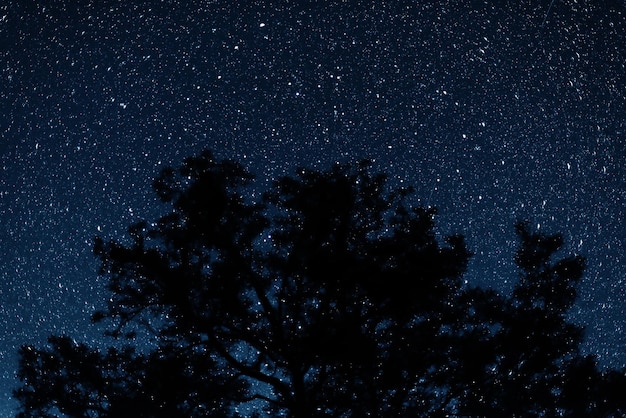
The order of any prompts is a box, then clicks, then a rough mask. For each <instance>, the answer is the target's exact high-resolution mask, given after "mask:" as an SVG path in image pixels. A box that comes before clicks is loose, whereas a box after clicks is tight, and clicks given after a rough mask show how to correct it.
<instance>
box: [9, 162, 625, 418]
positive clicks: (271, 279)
mask: <svg viewBox="0 0 626 418" xmlns="http://www.w3.org/2000/svg"><path fill="white" fill-rule="evenodd" d="M251 179H252V178H251V176H250V174H249V173H247V172H246V171H245V170H244V169H243V168H242V167H241V166H240V165H238V164H236V163H234V162H231V161H216V160H215V159H214V158H213V156H212V154H211V153H209V152H205V153H203V154H201V155H200V156H198V157H196V158H190V159H188V160H186V161H185V163H184V165H183V166H182V167H181V168H180V169H178V170H173V169H166V170H164V171H163V172H162V174H161V176H160V177H159V178H158V179H157V180H156V181H155V183H154V186H155V190H156V192H157V194H158V195H159V197H160V198H161V200H162V201H163V202H164V203H166V204H169V205H170V206H171V208H172V211H171V212H170V213H169V214H166V215H165V216H163V217H162V218H161V219H159V220H158V221H157V222H155V223H153V224H149V223H146V222H142V223H139V224H136V225H133V226H132V227H131V228H130V229H129V235H130V237H131V238H132V244H130V245H122V244H120V243H118V242H115V241H105V240H103V239H101V238H98V239H97V240H96V245H95V253H96V255H97V256H98V257H99V258H100V260H101V262H102V264H101V266H102V267H101V271H100V273H101V274H103V275H105V276H106V277H107V278H108V280H109V289H110V292H111V298H110V300H109V303H108V307H107V309H105V310H104V311H102V312H98V313H96V314H95V315H94V320H95V321H103V320H105V321H109V322H108V323H109V324H110V331H109V333H110V334H111V335H112V336H113V337H116V338H118V337H119V338H121V339H122V340H124V338H126V339H127V340H126V341H127V344H128V345H129V347H130V346H132V344H133V342H134V341H135V340H134V338H135V332H136V331H137V330H141V329H147V330H148V331H149V332H152V333H153V334H154V336H155V338H156V339H157V341H158V344H157V345H156V346H155V347H154V348H153V349H152V350H151V351H150V350H143V351H139V350H135V349H133V348H125V349H124V348H111V349H109V350H108V351H106V352H103V351H100V350H96V349H92V348H89V347H87V346H85V345H83V344H77V343H75V342H73V341H72V340H71V339H69V338H67V337H51V338H50V340H49V345H48V346H47V347H45V348H42V349H37V348H34V347H32V346H25V347H23V348H22V349H21V351H20V369H19V377H20V379H21V380H22V382H23V386H21V387H20V388H18V389H17V390H16V391H15V396H16V397H17V398H18V399H19V401H20V402H21V405H22V413H21V416H23V417H35V416H36V417H46V416H55V415H56V414H57V413H62V414H65V415H68V416H72V417H90V416H100V417H108V416H111V417H113V416H115V417H120V416H133V417H142V416H144V417H148V416H150V417H160V416H162V417H175V416H181V417H192V416H211V417H227V416H233V415H236V411H237V409H236V407H237V406H238V405H240V404H242V403H245V402H248V401H254V402H255V403H253V404H249V405H253V406H255V407H256V408H257V410H258V411H260V412H261V413H262V414H263V415H267V414H275V415H281V416H288V417H294V418H300V417H363V416H376V417H399V416H424V417H437V416H441V417H443V416H528V417H542V416H572V417H574V416H603V417H604V416H623V415H624V414H625V412H624V411H626V400H624V398H623V397H621V393H620V388H622V387H624V385H625V384H626V382H625V378H624V374H623V373H622V372H618V371H609V372H602V371H600V370H599V369H598V367H597V365H596V362H595V359H594V358H593V357H591V356H583V355H582V354H581V353H580V352H579V345H580V343H581V340H582V337H583V333H582V329H581V328H580V327H578V326H575V325H573V324H571V323H569V322H568V321H567V319H566V313H567V310H568V309H569V308H570V307H571V306H572V304H573V303H574V301H575V299H576V286H577V283H578V282H579V280H580V279H581V277H582V275H583V270H584V260H583V259H582V258H581V257H579V256H571V257H566V258H563V259H561V260H556V261H555V260H553V258H554V254H555V252H556V251H557V250H559V248H560V247H561V246H562V238H561V237H560V236H559V235H545V234H542V233H539V232H533V231H531V229H530V228H529V227H528V225H527V224H526V223H519V224H518V225H517V226H516V231H517V234H518V236H519V238H520V246H519V250H518V252H517V255H516V262H517V264H518V266H519V269H520V279H519V281H518V283H517V285H516V286H515V289H514V291H513V292H512V294H511V295H510V296H503V295H499V294H497V293H496V292H494V291H491V290H485V289H480V288H474V287H470V286H468V285H466V284H464V282H463V280H462V276H463V274H464V272H465V269H466V267H467V263H468V260H469V258H470V256H471V254H470V252H469V251H468V250H467V248H466V246H465V243H464V240H463V237H461V236H451V237H447V238H445V243H446V245H441V244H440V243H439V241H438V240H437V238H436V235H435V232H434V216H435V211H434V209H422V208H417V207H413V206H411V205H409V204H408V203H407V201H408V200H409V198H410V197H411V190H410V189H397V190H389V188H388V187H387V186H386V182H385V176H384V175H380V174H378V175H373V174H371V173H370V171H369V168H368V164H367V163H366V162H363V163H359V164H355V165H336V166H334V167H333V168H332V169H331V170H329V171H326V172H319V171H311V170H306V169H303V170H300V171H299V172H298V173H297V175H296V176H294V177H285V178H282V179H280V180H278V181H277V182H276V183H275V185H274V188H273V189H272V190H270V191H268V192H267V193H266V194H265V195H264V196H263V197H262V198H258V199H254V196H248V194H247V193H248V192H249V188H247V186H248V184H249V182H250V181H251ZM118 346H119V345H118ZM261 408H263V409H262V410H261Z"/></svg>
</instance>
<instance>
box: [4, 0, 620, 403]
mask: <svg viewBox="0 0 626 418" xmlns="http://www.w3.org/2000/svg"><path fill="white" fill-rule="evenodd" d="M236 3H239V2H234V3H233V2H227V1H219V0H218V1H193V0H192V1H184V2H183V1H180V2H177V1H143V2H142V1H133V2H122V1H108V0H105V1H100V2H89V1H80V2H69V1H58V2H51V1H42V2H23V1H11V2H9V3H7V4H5V5H4V6H0V112H1V113H0V220H1V221H2V222H1V225H0V328H1V329H3V330H4V335H3V338H2V342H1V343H0V358H1V359H2V360H3V362H2V364H3V366H2V367H1V368H0V398H2V399H1V400H0V411H3V412H4V411H7V412H6V413H7V414H9V412H10V411H11V410H12V408H14V407H15V405H14V403H13V401H12V400H11V399H10V392H11V389H12V388H13V387H14V386H15V384H16V383H15V381H14V377H13V375H14V371H15V367H16V350H17V348H18V347H19V346H20V345H21V344H23V343H39V344H41V343H43V342H44V341H45V338H46V337H47V335H49V334H52V333H54V334H60V333H67V334H70V335H72V336H74V337H76V338H77V339H82V340H85V341H90V342H93V341H99V339H100V337H99V335H100V333H99V330H98V329H96V328H94V327H93V326H90V325H89V324H88V317H89V315H90V314H91V313H92V312H93V311H94V309H95V307H96V306H98V304H100V303H102V300H104V299H106V298H107V296H106V292H105V290H104V282H103V279H100V278H98V276H97V274H96V269H97V264H96V261H95V259H94V257H93V256H92V254H91V251H92V248H91V247H92V242H93V237H94V236H95V235H102V236H105V237H113V238H118V239H122V238H123V234H124V232H125V229H126V227H127V226H128V225H129V224H130V223H132V222H134V221H137V220H140V219H143V218H147V219H154V218H156V217H157V216H158V215H159V214H161V213H162V212H161V209H162V208H161V207H159V205H158V204H157V202H156V199H155V195H154V194H153V193H152V192H151V189H150V185H151V181H152V178H154V176H155V175H157V174H158V172H159V170H160V168H161V167H163V166H167V165H173V166H176V165H178V164H180V162H181V161H182V159H183V158H185V157H187V156H191V155H193V154H195V153H197V152H199V151H200V150H202V149H204V148H210V149H212V150H213V151H214V152H215V153H216V154H217V155H218V156H219V157H221V158H234V159H237V160H239V161H241V162H242V163H243V164H244V165H246V166H247V167H248V168H249V169H250V170H251V171H253V172H254V173H256V174H257V177H258V182H259V188H263V187H265V186H267V185H268V184H270V183H271V181H272V179H274V178H276V177H277V176H280V175H284V174H290V173H293V171H294V170H295V168H296V167H298V166H303V165H304V166H314V167H318V168H325V167H327V166H329V165H330V164H332V163H333V162H335V161H347V160H352V159H361V158H369V159H371V160H373V161H374V167H375V168H376V169H378V170H382V171H385V172H387V173H388V174H389V175H390V180H391V182H392V183H395V184H397V183H399V182H404V183H405V184H413V185H415V187H416V191H417V193H416V196H417V197H418V198H419V199H420V203H421V204H423V205H433V206H436V207H438V209H439V217H438V225H439V230H440V232H441V233H442V234H443V235H445V234H453V233H461V234H464V235H465V236H466V237H467V240H468V244H469V247H470V249H471V250H472V251H473V252H474V253H475V256H474V258H473V261H472V262H471V264H470V270H469V273H468V275H467V279H468V280H470V281H474V282H477V283H481V284H485V285H489V286H494V287H496V288H498V289H500V290H503V291H506V290H507V289H510V287H511V283H512V282H513V281H514V280H515V279H516V278H517V276H516V272H515V270H514V267H513V264H512V256H513V253H514V250H515V245H516V242H515V236H514V232H513V224H514V222H515V221H516V220H518V219H529V220H530V221H531V222H532V223H533V224H534V225H535V226H538V227H540V229H545V230H548V231H550V232H562V233H563V234H564V236H565V238H566V242H567V245H568V248H567V250H568V251H571V252H576V253H580V254H583V255H585V256H586V257H587V262H588V268H587V272H586V275H585V277H584V279H583V283H582V286H581V292H580V296H579V302H578V304H577V305H576V307H575V308H574V310H573V312H572V315H573V318H574V319H575V321H577V322H580V323H583V324H585V325H586V326H587V339H588V343H587V345H586V349H587V350H589V351H591V352H595V353H597V354H598V355H599V357H600V360H601V361H602V362H603V363H604V364H609V365H613V366H622V365H624V364H626V356H625V354H624V353H625V348H626V336H625V335H624V332H623V324H624V321H625V320H626V317H625V315H626V314H625V313H624V302H623V299H624V296H625V294H626V275H625V274H624V271H623V264H624V260H625V259H626V246H625V244H626V238H625V236H624V231H625V230H626V224H625V220H624V213H625V211H626V206H625V205H626V180H625V174H626V173H625V170H626V163H625V161H626V160H625V158H626V132H625V129H626V128H625V127H624V114H625V104H626V103H625V92H626V68H625V64H626V62H625V60H626V35H625V34H626V21H625V17H626V5H625V4H624V3H622V2H618V1H606V2H592V1H585V0H578V1H575V0H555V1H554V2H552V4H551V3H550V1H545V0H542V1H535V0H532V1H530V0H524V1H501V2H486V1H449V2H434V1H424V2H422V1H394V2H386V1H366V0H363V1H346V2H340V1H317V2H315V1H314V2H306V1H299V2H295V1H278V0H276V1H256V2H252V1H250V2H240V4H236ZM600 3H602V4H600Z"/></svg>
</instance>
